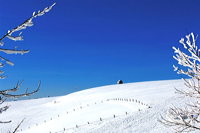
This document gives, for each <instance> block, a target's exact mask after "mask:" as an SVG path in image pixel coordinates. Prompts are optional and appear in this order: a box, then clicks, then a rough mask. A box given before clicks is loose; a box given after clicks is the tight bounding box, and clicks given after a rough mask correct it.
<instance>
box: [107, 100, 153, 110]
mask: <svg viewBox="0 0 200 133" xmlns="http://www.w3.org/2000/svg"><path fill="white" fill-rule="evenodd" d="M111 100H113V101H125V102H135V103H138V104H140V105H143V106H146V107H148V108H151V106H150V105H148V104H146V103H144V102H141V101H139V100H137V99H131V98H112V99H107V101H111Z"/></svg>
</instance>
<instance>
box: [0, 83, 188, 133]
mask: <svg viewBox="0 0 200 133" xmlns="http://www.w3.org/2000/svg"><path fill="white" fill-rule="evenodd" d="M175 87H176V88H178V89H182V88H185V86H184V84H183V81H181V80H166V81H151V82H138V83H128V84H120V85H119V84H117V85H109V86H103V87H97V88H91V89H87V90H83V91H79V92H75V93H72V94H69V95H66V96H60V97H52V98H41V99H33V100H21V101H13V102H6V103H5V104H7V105H10V108H9V110H8V111H6V112H5V113H3V114H2V115H0V120H12V123H10V124H0V132H1V133H7V132H8V131H9V130H13V129H14V128H15V127H16V125H17V124H18V123H20V121H21V120H23V119H24V122H23V123H22V125H21V126H20V128H19V130H18V132H19V133H71V132H78V133H111V132H112V133H168V132H172V129H170V128H166V127H164V126H163V125H162V124H160V123H159V122H158V119H159V118H160V115H161V114H164V113H165V112H166V110H167V109H168V108H169V107H170V106H171V105H172V104H173V105H179V106H181V105H182V103H184V102H183V101H185V100H187V99H183V98H180V97H179V96H177V95H176V94H175V93H174V88H175Z"/></svg>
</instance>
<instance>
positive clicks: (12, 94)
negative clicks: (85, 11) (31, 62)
mask: <svg viewBox="0 0 200 133" xmlns="http://www.w3.org/2000/svg"><path fill="white" fill-rule="evenodd" d="M54 5H55V3H54V4H53V5H51V6H49V7H46V8H45V9H44V10H42V11H38V12H33V14H32V16H31V17H30V18H28V19H27V20H25V21H24V22H23V23H22V24H20V25H18V26H17V27H15V28H13V29H12V30H8V32H7V33H6V34H5V35H3V36H2V37H1V38H0V52H3V53H6V54H22V55H23V54H26V53H28V52H29V50H23V49H16V48H13V49H5V48H3V46H4V40H5V39H6V38H8V39H10V40H13V41H22V40H23V36H22V31H23V30H25V29H26V28H28V27H31V26H33V20H34V19H35V18H37V17H39V16H42V15H44V14H45V13H47V12H49V11H50V10H51V9H52V7H53V6H54ZM16 34H17V35H16ZM6 64H9V65H11V66H13V65H14V63H13V62H12V61H10V60H9V59H7V58H5V57H3V56H0V67H1V68H2V67H4V66H5V65H6ZM3 73H4V71H2V70H0V79H4V78H6V76H4V75H3ZM21 85H22V82H18V83H17V84H16V86H15V87H14V88H11V89H5V90H4V89H2V90H0V105H1V106H0V114H2V113H3V112H5V111H7V109H8V108H9V106H3V103H4V102H5V101H6V100H7V98H19V97H23V96H30V95H32V94H34V93H36V92H38V91H39V88H40V82H39V84H38V87H37V88H36V89H35V90H34V91H31V92H29V91H28V88H27V89H26V90H25V92H24V93H21V94H17V93H16V92H17V91H18V90H19V88H20V87H21ZM10 122H12V121H11V120H7V121H1V120H0V124H3V123H10ZM22 122H23V120H22V121H21V123H22ZM21 123H20V124H19V125H18V126H17V127H16V128H15V130H14V131H12V133H15V132H16V131H17V129H18V128H19V126H20V125H21Z"/></svg>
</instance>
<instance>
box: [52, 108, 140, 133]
mask: <svg viewBox="0 0 200 133" xmlns="http://www.w3.org/2000/svg"><path fill="white" fill-rule="evenodd" d="M138 111H141V110H140V109H139V110H138ZM128 114H131V112H130V113H128V112H125V113H124V114H121V115H115V114H114V115H113V116H112V117H107V118H102V117H100V118H99V120H96V121H92V122H87V123H86V124H82V125H75V126H74V127H71V128H63V129H62V130H59V131H56V132H51V131H49V133H67V131H69V130H73V129H78V128H81V127H84V126H87V125H91V124H93V125H94V124H100V123H102V122H104V121H108V120H111V119H115V118H118V117H122V116H125V115H128Z"/></svg>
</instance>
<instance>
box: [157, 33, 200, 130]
mask: <svg viewBox="0 0 200 133" xmlns="http://www.w3.org/2000/svg"><path fill="white" fill-rule="evenodd" d="M196 40H197V36H195V35H194V34H193V33H190V34H189V35H186V40H185V38H181V40H180V41H179V42H180V43H181V44H182V46H183V48H184V49H183V50H181V49H179V48H175V47H173V49H174V53H175V56H173V57H174V59H175V60H176V61H177V62H178V64H179V67H177V66H173V67H174V70H175V71H177V73H178V74H184V75H186V76H188V77H189V79H184V83H185V85H186V87H187V88H188V89H187V90H178V89H176V92H177V93H179V94H181V95H184V96H187V97H190V99H191V100H192V101H194V102H193V103H192V104H191V103H187V107H185V108H180V107H172V108H170V109H169V110H168V114H167V117H162V118H161V122H162V123H164V124H165V125H168V126H172V127H174V129H175V130H176V131H178V132H190V131H193V130H200V116H199V115H200V49H199V48H198V46H197V44H196Z"/></svg>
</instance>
